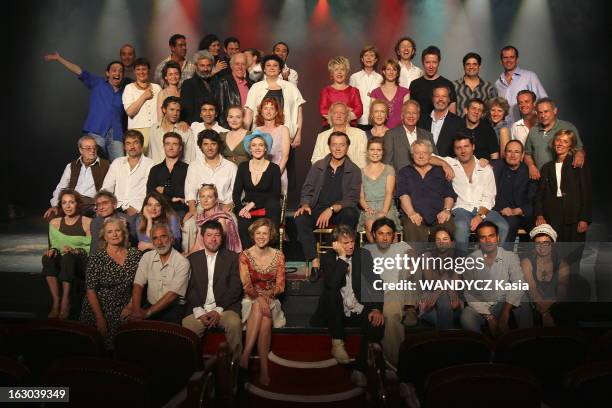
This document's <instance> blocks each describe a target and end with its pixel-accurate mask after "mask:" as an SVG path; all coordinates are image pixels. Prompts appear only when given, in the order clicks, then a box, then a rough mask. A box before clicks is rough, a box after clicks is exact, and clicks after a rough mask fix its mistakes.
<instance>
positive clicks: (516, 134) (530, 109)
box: [510, 89, 538, 146]
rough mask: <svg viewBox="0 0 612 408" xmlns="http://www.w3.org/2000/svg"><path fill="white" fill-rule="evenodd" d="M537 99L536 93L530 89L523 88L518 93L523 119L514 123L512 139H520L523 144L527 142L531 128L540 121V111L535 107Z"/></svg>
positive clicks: (511, 129)
mask: <svg viewBox="0 0 612 408" xmlns="http://www.w3.org/2000/svg"><path fill="white" fill-rule="evenodd" d="M536 99H537V98H536V94H535V93H534V92H533V91H530V90H528V89H523V90H522V91H520V92H519V93H518V94H517V95H516V103H517V105H518V108H519V112H520V113H521V119H520V120H517V121H516V122H514V123H513V124H512V127H511V128H510V134H511V135H512V140H519V141H520V142H521V143H522V144H523V146H525V143H527V136H528V135H529V130H530V129H531V128H532V127H534V126H535V125H536V123H537V122H538V113H537V112H536V108H535V103H536Z"/></svg>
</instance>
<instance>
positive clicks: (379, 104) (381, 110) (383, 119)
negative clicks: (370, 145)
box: [366, 99, 389, 140]
mask: <svg viewBox="0 0 612 408" xmlns="http://www.w3.org/2000/svg"><path fill="white" fill-rule="evenodd" d="M388 119H389V105H388V104H387V102H385V101H383V100H382V99H374V100H373V101H372V102H371V103H370V120H369V122H370V125H371V126H372V128H371V129H370V130H367V131H366V136H367V138H368V140H370V139H372V138H373V137H384V136H385V135H386V134H387V131H388V130H389V127H388V126H387V121H388Z"/></svg>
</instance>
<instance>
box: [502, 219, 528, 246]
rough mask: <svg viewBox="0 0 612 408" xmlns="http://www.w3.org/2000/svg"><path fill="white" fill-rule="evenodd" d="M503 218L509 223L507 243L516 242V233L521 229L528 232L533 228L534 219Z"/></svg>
mask: <svg viewBox="0 0 612 408" xmlns="http://www.w3.org/2000/svg"><path fill="white" fill-rule="evenodd" d="M503 217H504V219H505V220H506V221H507V222H508V236H507V237H506V242H514V241H515V240H516V233H517V231H518V230H519V229H520V228H523V229H525V231H527V232H529V231H530V230H531V229H532V228H533V219H532V218H531V217H519V216H512V217H506V216H503Z"/></svg>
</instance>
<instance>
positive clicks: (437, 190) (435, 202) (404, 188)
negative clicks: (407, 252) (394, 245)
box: [396, 139, 457, 242]
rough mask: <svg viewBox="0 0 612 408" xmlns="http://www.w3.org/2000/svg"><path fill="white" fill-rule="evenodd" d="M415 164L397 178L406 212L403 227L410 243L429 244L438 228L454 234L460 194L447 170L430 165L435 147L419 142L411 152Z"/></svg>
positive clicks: (402, 204) (404, 169) (402, 170)
mask: <svg viewBox="0 0 612 408" xmlns="http://www.w3.org/2000/svg"><path fill="white" fill-rule="evenodd" d="M410 150H411V153H412V163H410V164H408V165H407V166H405V167H404V168H402V169H401V170H400V171H399V173H398V174H397V193H396V194H397V196H398V197H399V199H400V203H401V208H402V211H403V212H404V216H403V217H402V225H403V227H404V239H405V240H406V241H407V242H414V241H416V242H426V241H427V240H428V238H429V234H430V233H431V232H432V230H433V229H434V228H436V227H438V226H440V227H444V228H446V229H448V230H449V231H451V232H453V231H454V230H455V223H454V222H453V218H452V214H451V210H452V209H453V206H454V204H455V199H456V198H457V194H456V193H455V191H454V190H453V185H452V184H451V182H450V181H448V180H447V179H446V177H445V174H444V170H442V168H441V167H439V166H433V165H432V164H431V163H430V160H431V156H432V152H433V145H432V143H431V142H430V141H429V140H427V139H417V140H416V141H414V142H413V143H412V146H411V148H410Z"/></svg>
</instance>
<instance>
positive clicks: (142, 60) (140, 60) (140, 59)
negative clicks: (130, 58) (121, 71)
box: [134, 57, 151, 69]
mask: <svg viewBox="0 0 612 408" xmlns="http://www.w3.org/2000/svg"><path fill="white" fill-rule="evenodd" d="M138 66H145V67H147V68H149V69H151V63H149V60H148V59H146V58H145V57H138V58H136V60H134V68H136V67H138Z"/></svg>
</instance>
